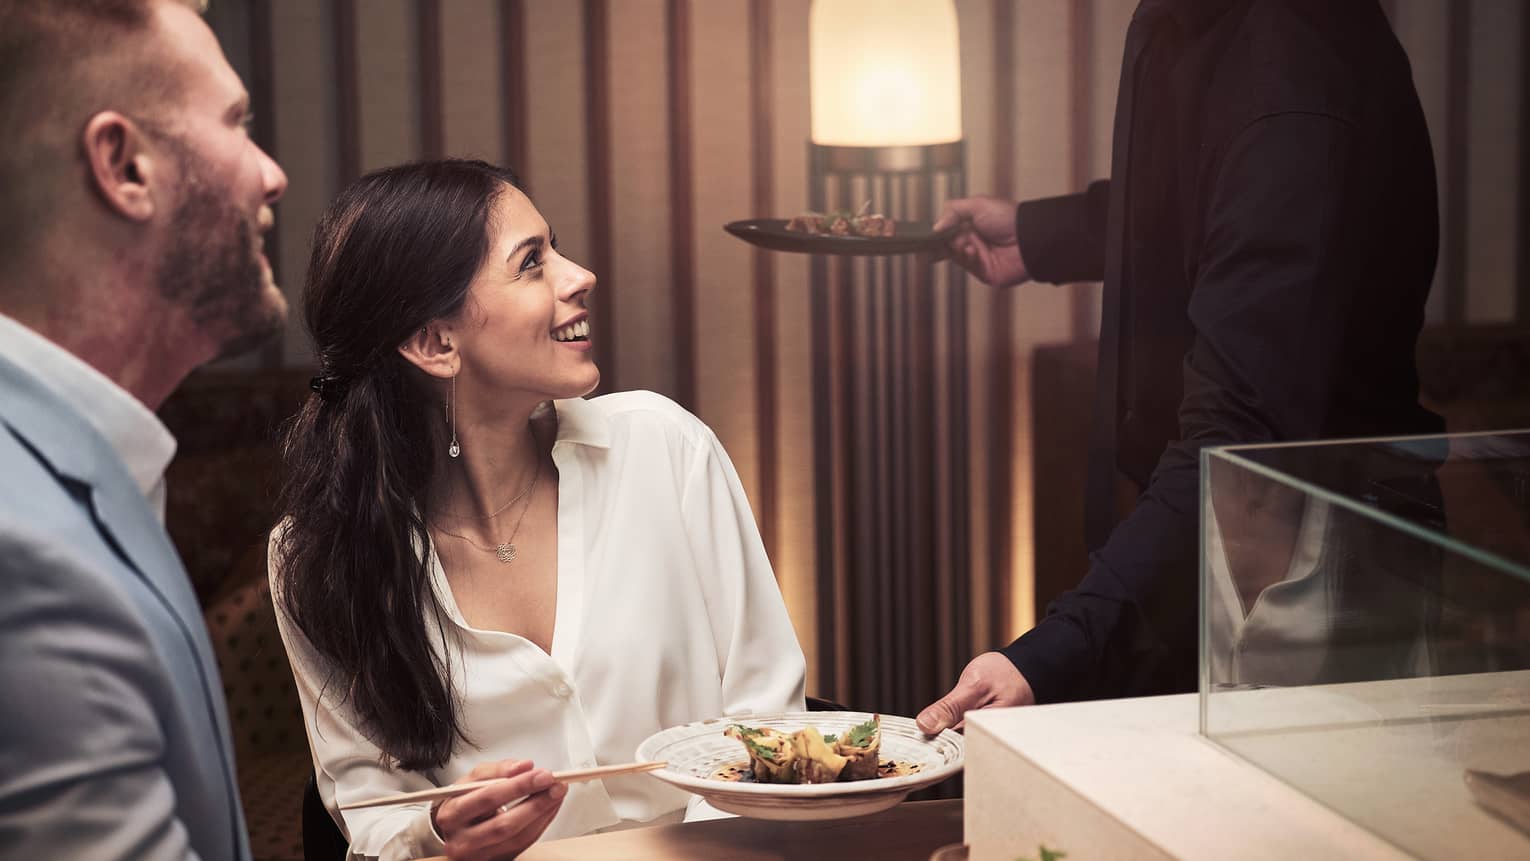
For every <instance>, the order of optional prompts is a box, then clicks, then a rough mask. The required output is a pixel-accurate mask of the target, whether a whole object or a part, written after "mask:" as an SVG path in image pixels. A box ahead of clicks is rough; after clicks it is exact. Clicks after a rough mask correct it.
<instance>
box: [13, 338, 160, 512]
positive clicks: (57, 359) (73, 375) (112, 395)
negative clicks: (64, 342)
mask: <svg viewBox="0 0 1530 861" xmlns="http://www.w3.org/2000/svg"><path fill="white" fill-rule="evenodd" d="M0 356H4V357H5V358H6V359H8V360H9V361H11V362H13V363H14V364H15V365H16V366H17V367H19V368H22V369H24V370H25V371H26V372H27V373H29V374H31V375H32V376H34V377H36V378H37V380H38V381H39V382H41V383H42V384H43V385H45V386H47V387H48V389H49V390H51V391H52V392H53V393H54V394H56V395H58V396H59V397H60V398H62V399H63V400H64V402H65V403H67V404H69V406H71V407H73V408H74V409H75V410H77V411H79V413H80V415H81V416H83V417H84V418H85V420H86V421H88V422H90V424H91V426H92V427H94V428H95V429H96V432H97V433H99V434H101V436H102V437H104V438H105V439H106V441H107V443H108V444H110V445H111V447H112V450H113V451H115V452H116V453H117V456H118V457H120V458H121V459H122V462H123V464H124V465H125V466H126V467H127V471H128V474H129V475H131V476H132V477H133V481H134V482H135V483H136V484H137V485H138V488H139V490H141V491H142V492H143V495H144V496H145V497H147V498H148V500H149V502H150V503H151V504H152V505H153V506H154V509H155V512H156V514H157V515H158V516H159V518H160V519H161V520H163V519H164V506H165V468H166V467H168V466H169V465H170V460H171V458H173V457H175V447H176V443H175V437H174V436H172V435H171V434H170V431H169V429H168V428H166V427H165V425H164V423H163V422H161V421H160V420H159V417H158V416H156V415H154V413H153V412H152V411H150V410H149V408H148V407H146V406H144V404H143V402H142V401H140V400H138V399H137V398H135V397H133V396H132V395H131V394H129V393H128V391H127V390H126V389H124V388H122V387H121V386H119V385H117V384H116V383H114V382H112V381H111V379H109V378H108V377H107V376H106V375H105V374H103V373H101V372H100V371H98V370H96V369H95V368H92V367H91V366H90V365H88V364H86V363H85V362H84V361H83V360H81V359H80V358H79V357H78V356H76V355H74V354H73V353H71V352H69V351H68V350H65V349H64V348H63V347H60V346H59V345H57V344H55V343H53V342H52V341H50V340H48V339H47V338H44V337H43V336H42V335H39V334H38V333H36V332H34V331H32V330H31V329H30V328H28V327H27V326H24V325H22V324H21V323H20V322H18V321H16V320H13V319H11V318H10V317H7V316H6V315H4V314H0Z"/></svg>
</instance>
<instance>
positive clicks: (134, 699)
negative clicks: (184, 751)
mask: <svg viewBox="0 0 1530 861" xmlns="http://www.w3.org/2000/svg"><path fill="white" fill-rule="evenodd" d="M5 538H6V536H0V583H3V584H5V598H4V599H3V600H0V728H3V729H0V843H3V844H4V850H3V853H0V854H6V855H7V857H15V858H71V859H81V861H93V859H101V861H106V859H117V858H144V859H151V861H162V859H185V858H195V857H196V855H195V853H194V852H193V851H192V850H191V847H190V838H189V836H188V834H187V831H186V826H185V824H184V823H183V822H181V821H180V820H179V819H178V818H177V817H176V803H175V787H174V786H173V785H172V783H171V781H170V777H169V775H168V774H167V773H166V772H165V769H164V766H163V765H162V761H163V758H164V756H165V754H166V752H165V742H166V740H165V735H164V729H163V726H162V724H161V723H160V721H159V719H158V718H157V717H156V714H155V707H154V698H153V695H152V694H151V691H153V690H154V688H156V687H159V686H160V683H159V682H158V681H157V680H156V678H155V675H156V673H158V672H159V671H160V670H159V667H160V660H159V658H158V657H157V656H156V655H155V654H154V653H153V648H152V647H151V645H150V643H149V639H148V634H147V632H145V631H144V630H142V628H141V627H140V623H139V622H138V620H137V619H136V618H135V617H134V616H132V615H131V614H130V613H128V612H127V611H126V609H125V608H122V607H119V606H118V605H116V604H114V603H113V599H115V598H117V597H118V596H116V595H114V594H111V593H109V592H108V593H106V594H103V590H102V583H101V580H100V578H98V577H97V576H95V575H94V574H93V573H91V571H90V570H89V569H88V568H87V567H86V563H84V562H83V561H82V560H78V559H76V558H73V557H72V556H71V555H69V554H68V553H67V552H62V551H57V550H55V549H53V548H47V547H45V546H41V545H39V544H37V543H34V542H33V541H31V540H21V541H12V540H5ZM124 600H125V599H124ZM207 755H209V756H217V755H218V754H217V752H216V751H208V752H207Z"/></svg>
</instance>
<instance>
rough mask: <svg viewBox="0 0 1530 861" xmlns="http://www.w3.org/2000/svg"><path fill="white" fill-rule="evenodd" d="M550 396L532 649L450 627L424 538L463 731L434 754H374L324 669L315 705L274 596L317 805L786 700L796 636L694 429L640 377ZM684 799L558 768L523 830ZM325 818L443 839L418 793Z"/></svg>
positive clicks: (440, 781) (639, 817)
mask: <svg viewBox="0 0 1530 861" xmlns="http://www.w3.org/2000/svg"><path fill="white" fill-rule="evenodd" d="M554 409H555V410H556V413H557V420H558V433H557V441H556V442H555V443H554V444H553V449H552V457H553V462H554V463H555V464H556V465H557V468H558V586H557V609H556V617H555V626H554V629H553V639H552V654H550V655H549V654H548V653H546V652H543V651H542V650H541V649H540V648H539V647H537V646H536V645H534V644H533V643H531V642H530V641H529V640H526V639H525V638H522V637H519V636H517V635H515V634H507V633H504V632H501V631H487V630H480V629H476V628H473V627H471V626H469V625H468V624H467V622H466V621H465V620H464V619H463V616H462V613H461V612H460V611H459V610H458V608H457V603H456V601H455V600H454V599H453V596H452V591H451V587H450V586H449V585H448V584H447V580H446V576H445V572H444V571H443V570H442V568H441V564H440V561H439V559H437V558H436V555H435V553H434V552H433V551H432V553H431V562H432V564H431V572H432V578H433V585H434V587H435V592H436V597H437V600H438V601H439V603H440V605H441V607H442V610H443V611H444V614H445V616H446V620H447V622H446V625H445V630H441V629H440V628H438V627H436V624H435V623H434V621H433V617H431V616H430V615H429V614H427V623H426V624H427V629H428V630H430V632H431V634H432V639H433V641H434V645H435V648H436V649H437V650H439V651H440V653H442V654H444V655H447V656H449V659H450V662H451V667H452V670H453V681H454V683H455V685H456V686H457V687H458V689H459V692H460V695H461V702H462V706H461V712H460V717H461V721H462V725H463V728H464V730H465V731H466V734H467V736H468V738H469V739H470V740H471V744H469V743H465V742H463V741H461V740H460V739H459V740H458V741H457V747H456V750H455V752H454V754H453V757H452V759H451V761H449V762H448V763H447V764H446V766H445V767H443V768H440V769H436V770H433V771H430V772H424V773H422V772H408V771H397V770H393V769H390V768H387V767H385V766H384V765H383V764H382V761H381V751H380V750H379V749H378V748H377V747H376V746H375V745H373V744H372V743H371V742H370V741H368V740H367V738H366V737H365V736H364V735H363V733H362V732H361V731H360V729H359V728H358V727H357V725H356V723H355V720H354V715H353V714H352V713H351V712H350V711H349V709H348V708H347V707H345V706H344V705H337V704H336V701H337V700H338V699H339V698H340V695H341V694H343V691H344V689H343V686H337V685H334V684H332V685H330V687H329V688H328V690H326V691H325V696H324V707H323V708H318V707H316V702H317V700H318V695H319V692H320V691H321V690H323V689H324V683H325V672H324V669H323V661H322V659H321V658H320V657H319V656H318V655H317V654H316V653H315V652H314V651H313V649H312V647H311V646H310V645H309V644H308V642H307V641H306V639H305V638H303V636H302V635H301V634H300V633H299V632H298V631H297V630H296V628H295V627H294V626H293V625H292V624H291V623H290V620H288V619H287V618H286V617H285V616H283V615H282V614H281V613H280V612H278V622H279V623H280V627H281V633H282V638H283V641H284V642H285V643H286V646H287V654H288V657H289V658H290V660H291V662H292V669H293V674H294V675H295V676H296V679H297V687H298V693H299V696H300V698H301V700H302V706H303V717H304V722H305V724H306V726H307V730H308V740H309V745H310V747H311V749H312V751H313V756H314V768H315V771H316V773H317V775H318V788H319V793H320V795H321V796H322V797H323V799H324V803H325V806H326V807H328V808H329V811H330V814H331V815H332V816H336V818H337V820H338V819H340V818H341V816H340V814H339V813H338V806H339V805H340V804H342V803H346V802H351V801H359V800H362V799H366V798H373V797H376V796H379V795H388V794H391V793H397V792H408V791H411V790H417V789H427V788H429V787H431V786H438V785H445V784H448V783H452V782H453V781H456V780H459V779H461V778H462V777H463V776H464V775H466V774H467V773H468V772H469V771H470V770H472V768H473V767H474V766H475V765H478V764H480V763H484V762H491V761H495V760H500V759H530V760H533V761H535V763H536V765H537V766H540V767H544V768H549V769H552V770H554V771H557V770H560V769H568V768H584V767H589V766H594V765H605V764H611V763H620V762H629V761H631V760H632V759H633V757H634V753H635V752H636V750H637V746H638V744H639V743H640V742H641V741H642V740H643V739H645V738H647V737H648V736H649V735H651V734H653V733H655V732H657V731H659V730H661V729H664V728H665V727H669V726H674V725H676V724H682V723H688V722H690V721H695V720H701V719H705V718H711V717H717V716H719V715H747V714H751V713H753V714H763V713H768V712H777V711H787V710H797V709H801V708H802V707H803V685H804V677H805V672H806V663H805V661H804V660H803V657H802V649H801V647H800V646H799V645H798V643H797V638H796V634H795V632H794V631H793V630H792V624H791V620H790V619H789V618H788V617H787V614H786V605H785V603H784V602H783V601H782V599H781V593H780V591H779V589H778V588H777V586H776V581H775V577H774V575H773V574H772V572H771V568H770V561H769V560H768V559H767V558H766V556H765V548H764V545H763V544H762V543H761V541H760V536H759V531H758V529H757V528H756V526H755V522H754V517H753V514H752V513H751V512H750V509H749V502H748V500H747V499H746V498H745V496H744V489H743V486H742V485H741V484H740V483H739V480H738V475H737V474H736V473H735V472H734V470H733V465H732V463H731V462H730V461H729V460H728V456H727V454H726V453H725V452H724V451H723V448H722V445H721V444H720V443H719V442H718V440H717V437H716V436H715V435H713V433H712V431H711V429H710V428H708V427H707V426H706V425H704V424H702V422H701V421H700V420H698V419H697V418H696V417H695V416H692V415H691V414H690V413H688V412H686V411H685V410H684V409H682V408H681V407H680V406H678V405H677V404H675V403H674V402H672V401H670V400H668V399H667V398H664V397H662V396H660V395H656V394H654V393H652V392H622V393H617V394H611V395H605V396H603V397H599V398H594V399H591V400H580V399H575V400H566V401H556V402H554ZM273 558H274V556H273ZM274 573H275V572H274V571H273V572H272V574H273V577H274ZM273 582H274V580H273ZM279 606H280V602H278V607H279ZM337 688H339V690H337ZM398 705H399V708H408V707H409V704H408V703H399V704H398ZM692 801H694V802H699V799H696V798H695V797H694V796H691V795H689V794H687V793H684V792H682V791H680V790H678V789H675V788H674V787H671V786H669V785H668V784H665V783H662V782H660V781H658V780H656V779H654V778H652V777H650V776H648V775H633V776H628V777H618V778H609V779H606V780H604V781H591V782H588V783H576V784H570V785H569V792H568V795H567V797H566V798H565V799H564V802H563V807H562V809H561V810H560V811H559V813H558V815H557V817H556V818H555V819H553V821H552V824H551V825H550V826H548V828H547V830H546V832H544V834H543V837H544V838H548V839H551V838H557V837H569V836H574V835H579V834H585V833H588V832H591V831H595V830H597V829H602V828H608V827H612V826H621V825H625V824H631V823H642V822H650V821H653V820H655V819H658V818H660V817H666V816H668V817H669V818H671V819H678V818H679V816H680V814H681V812H682V811H685V810H686V809H687V805H688V802H692ZM690 807H691V808H692V809H695V808H696V804H695V803H692V804H691V805H690ZM343 823H344V824H343V827H344V829H345V831H346V833H347V835H348V837H349V839H350V842H351V852H352V854H353V855H363V856H377V857H379V858H382V859H393V858H417V857H420V856H425V855H436V854H440V853H441V852H443V851H444V848H443V845H442V842H441V838H440V837H439V836H438V835H437V834H435V832H434V829H433V828H432V827H431V823H430V811H429V805H428V804H416V805H400V806H397V807H386V808H372V809H366V810H353V811H346V812H345V813H344V814H343Z"/></svg>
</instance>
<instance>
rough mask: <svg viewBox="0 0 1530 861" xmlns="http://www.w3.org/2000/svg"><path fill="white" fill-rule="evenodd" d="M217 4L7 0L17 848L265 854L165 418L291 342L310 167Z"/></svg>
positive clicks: (7, 503)
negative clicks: (273, 265)
mask: <svg viewBox="0 0 1530 861" xmlns="http://www.w3.org/2000/svg"><path fill="white" fill-rule="evenodd" d="M199 5H200V4H198V3H194V2H189V0H187V2H176V0H0V140H4V141H5V144H4V146H3V147H0V259H3V260H4V261H5V264H4V267H3V268H0V429H3V431H4V432H3V433H0V594H3V598H0V846H3V847H4V849H5V852H6V853H7V854H8V855H9V854H11V853H14V856H15V857H18V858H22V857H24V858H71V859H93V858H156V859H157V858H187V857H197V858H202V859H247V858H249V855H250V850H249V846H248V840H247V838H246V835H245V828H244V822H243V818H242V814H241V813H240V806H239V797H238V790H237V788H236V784H235V781H234V760H233V748H232V745H231V743H230V741H229V735H228V721H227V717H226V715H225V714H224V711H225V706H224V702H223V694H222V687H221V684H220V682H219V679H218V672H217V667H216V665H215V664H214V661H213V656H212V649H211V645H210V643H209V641H208V636H207V631H206V628H205V627H204V625H203V622H202V617H201V613H200V610H199V608H198V605H197V601H196V597H195V595H194V594H193V592H192V590H191V584H190V582H189V580H188V579H187V577H186V573H185V570H184V568H183V567H182V565H181V562H180V559H179V558H178V557H177V555H176V552H175V549H174V548H173V547H172V546H171V543H170V540H169V537H168V535H167V534H166V532H165V530H164V526H163V522H162V521H163V517H164V480H163V476H164V470H165V467H166V465H167V464H168V463H169V461H170V458H171V457H172V455H173V454H174V451H175V440H174V439H173V438H172V437H171V436H170V434H169V432H168V431H167V430H166V429H165V427H164V426H163V425H162V424H161V423H160V422H159V420H158V419H157V418H156V417H155V415H154V411H155V410H156V409H158V407H159V405H160V404H161V403H162V402H163V401H164V400H165V398H166V397H168V396H169V395H170V393H171V392H172V391H173V390H174V389H175V387H176V386H177V385H179V384H180V382H181V381H182V380H183V379H185V377H186V376H187V374H189V373H190V372H191V371H192V370H193V369H194V368H196V367H197V366H199V365H201V364H204V363H206V362H208V361H211V360H212V359H214V358H217V357H220V356H224V355H230V354H232V353H235V352H239V351H241V350H244V349H247V348H248V347H250V346H251V345H253V344H256V343H258V342H260V341H261V340H263V339H265V338H266V337H268V336H269V335H271V334H272V333H274V332H276V331H278V330H279V329H280V328H281V327H282V324H283V321H284V319H285V316H286V303H285V301H284V300H283V298H282V295H281V293H280V291H278V290H277V288H276V286H275V284H274V283H273V282H272V278H271V269H270V266H269V264H268V263H267V261H266V259H265V257H264V256H263V254H262V252H261V236H262V235H263V234H264V233H265V232H266V231H267V230H269V229H270V227H271V225H272V213H271V209H270V205H271V204H272V203H273V202H274V201H275V200H276V199H277V198H279V197H280V196H281V194H282V192H283V190H285V188H286V184H287V178H286V176H285V175H284V174H283V173H282V171H281V168H280V167H278V166H277V164H276V163H275V162H274V161H272V160H271V158H270V157H269V156H267V155H266V154H265V153H264V152H262V151H261V150H260V148H259V147H257V146H256V145H255V144H254V143H253V142H252V141H251V140H250V138H249V134H248V131H247V129H246V123H247V121H248V119H249V116H250V114H249V96H248V94H247V93H246V92H245V90H244V87H243V85H242V84H241V83H240V81H239V77H238V75H236V74H235V72H234V70H233V69H232V68H231V67H230V66H229V64H228V61H227V60H226V59H225V58H224V56H223V53H222V51H221V49H220V48H219V47H218V43H217V40H216V39H215V38H214V36H213V33H212V31H211V30H210V29H208V27H207V25H206V24H205V23H204V22H203V20H202V18H201V17H200V15H199V12H200V11H201V10H200V8H199Z"/></svg>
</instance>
